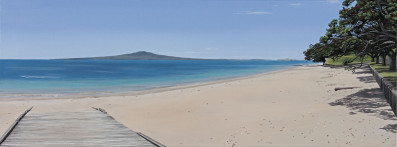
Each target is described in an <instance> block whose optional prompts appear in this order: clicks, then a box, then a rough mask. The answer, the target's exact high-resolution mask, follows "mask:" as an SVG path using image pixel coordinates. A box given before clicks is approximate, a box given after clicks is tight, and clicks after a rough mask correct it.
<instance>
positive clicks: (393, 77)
mask: <svg viewBox="0 0 397 147" xmlns="http://www.w3.org/2000/svg"><path fill="white" fill-rule="evenodd" d="M355 57H356V56H355V55H354V54H352V55H347V56H342V57H340V58H337V59H335V60H333V59H327V61H326V62H325V64H329V65H343V63H344V62H345V61H351V60H353V59H354V58H355ZM363 62H364V63H370V65H371V66H372V67H373V68H374V69H375V70H376V71H378V73H379V74H380V75H382V77H383V78H385V79H386V80H388V81H390V82H391V83H392V84H393V85H394V87H397V71H391V70H389V66H382V64H376V63H375V62H371V57H369V56H365V57H364V61H363ZM358 63H361V59H360V58H356V59H355V60H354V61H353V62H351V63H349V64H358Z"/></svg>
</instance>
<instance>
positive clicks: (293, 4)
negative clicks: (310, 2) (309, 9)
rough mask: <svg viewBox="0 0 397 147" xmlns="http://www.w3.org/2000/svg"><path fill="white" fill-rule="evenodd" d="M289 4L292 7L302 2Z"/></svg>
mask: <svg viewBox="0 0 397 147" xmlns="http://www.w3.org/2000/svg"><path fill="white" fill-rule="evenodd" d="M289 5H290V6H294V7H296V6H302V4H301V3H292V4H289Z"/></svg>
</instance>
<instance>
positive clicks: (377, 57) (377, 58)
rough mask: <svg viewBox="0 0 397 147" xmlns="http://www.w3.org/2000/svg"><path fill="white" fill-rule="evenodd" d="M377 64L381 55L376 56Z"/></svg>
mask: <svg viewBox="0 0 397 147" xmlns="http://www.w3.org/2000/svg"><path fill="white" fill-rule="evenodd" d="M376 64H379V56H376Z"/></svg>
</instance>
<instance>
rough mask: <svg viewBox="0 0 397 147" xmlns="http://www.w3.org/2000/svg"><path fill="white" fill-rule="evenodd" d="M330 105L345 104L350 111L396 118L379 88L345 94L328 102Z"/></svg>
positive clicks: (390, 118) (387, 118)
mask: <svg viewBox="0 0 397 147" xmlns="http://www.w3.org/2000/svg"><path fill="white" fill-rule="evenodd" d="M329 105H331V106H346V107H347V108H349V109H350V110H353V111H355V112H354V113H350V115H354V114H356V113H368V114H373V115H374V116H377V117H379V118H381V119H384V120H397V118H396V116H395V115H394V113H393V111H391V109H390V105H389V104H388V103H387V101H386V99H385V98H384V96H383V92H382V91H380V90H379V88H372V89H364V90H360V91H358V92H356V93H353V94H351V95H348V96H346V97H345V98H342V99H338V100H336V101H334V102H331V103H329Z"/></svg>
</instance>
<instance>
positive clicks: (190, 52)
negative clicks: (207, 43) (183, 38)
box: [184, 51, 203, 54]
mask: <svg viewBox="0 0 397 147" xmlns="http://www.w3.org/2000/svg"><path fill="white" fill-rule="evenodd" d="M184 53H186V54H203V52H196V51H184Z"/></svg>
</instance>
